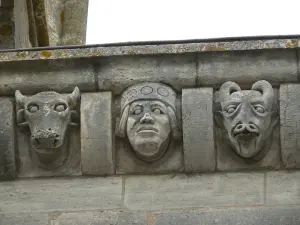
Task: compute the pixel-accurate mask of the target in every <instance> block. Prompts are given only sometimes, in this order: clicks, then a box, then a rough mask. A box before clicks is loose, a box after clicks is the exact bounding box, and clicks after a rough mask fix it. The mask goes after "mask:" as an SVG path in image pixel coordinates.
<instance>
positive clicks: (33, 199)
mask: <svg viewBox="0 0 300 225" xmlns="http://www.w3.org/2000/svg"><path fill="white" fill-rule="evenodd" d="M121 195H122V179H121V178H120V177H110V178H87V179H86V178H85V179H83V178H82V179H65V178H64V179H62V178H61V179H59V178H55V179H38V180H20V181H16V182H3V183H2V184H1V185H0V198H1V202H0V208H1V213H21V212H24V213H31V212H35V213H37V212H66V211H73V212H74V211H80V210H84V211H88V210H105V209H119V208H120V206H121V199H122V197H121Z"/></svg>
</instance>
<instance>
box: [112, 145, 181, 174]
mask: <svg viewBox="0 0 300 225" xmlns="http://www.w3.org/2000/svg"><path fill="white" fill-rule="evenodd" d="M182 161H183V155H182V146H181V145H180V144H178V143H174V142H171V143H170V146H169V148H168V150H167V152H166V153H165V155H164V156H163V158H161V159H160V160H158V161H156V162H153V163H145V162H144V161H141V160H140V159H138V158H137V157H136V155H135V154H134V153H133V151H132V149H131V147H130V146H129V143H127V141H121V140H117V142H116V173H117V174H155V173H171V172H181V171H183V163H182Z"/></svg>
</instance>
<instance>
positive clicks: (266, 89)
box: [252, 80, 274, 100]
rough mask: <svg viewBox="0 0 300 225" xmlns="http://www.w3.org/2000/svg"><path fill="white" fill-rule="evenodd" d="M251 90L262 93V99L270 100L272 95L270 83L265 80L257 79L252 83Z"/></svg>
mask: <svg viewBox="0 0 300 225" xmlns="http://www.w3.org/2000/svg"><path fill="white" fill-rule="evenodd" d="M252 90H254V91H259V92H260V93H262V96H263V98H264V99H267V100H270V99H271V100H272V99H273V97H274V90H273V87H272V85H271V84H270V83H269V82H268V81H266V80H259V81H257V82H255V83H254V84H253V85H252Z"/></svg>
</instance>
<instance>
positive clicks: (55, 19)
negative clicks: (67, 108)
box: [44, 0, 77, 46]
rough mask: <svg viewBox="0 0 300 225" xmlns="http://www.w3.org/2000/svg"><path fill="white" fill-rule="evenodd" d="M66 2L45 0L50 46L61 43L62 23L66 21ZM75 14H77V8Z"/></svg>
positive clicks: (62, 0)
mask: <svg viewBox="0 0 300 225" xmlns="http://www.w3.org/2000/svg"><path fill="white" fill-rule="evenodd" d="M64 2H65V1H64V0H52V1H47V0H46V1H44V5H45V18H46V22H47V30H48V38H49V46H56V45H59V44H60V41H61V34H62V23H63V22H64ZM73 12H74V11H73ZM74 14H77V10H76V13H74ZM73 32H75V31H73ZM74 44H75V43H74Z"/></svg>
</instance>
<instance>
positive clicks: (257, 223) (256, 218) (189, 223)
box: [153, 207, 300, 225]
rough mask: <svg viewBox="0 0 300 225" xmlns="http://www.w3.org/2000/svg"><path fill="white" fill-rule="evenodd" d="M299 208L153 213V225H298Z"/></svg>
mask: <svg viewBox="0 0 300 225" xmlns="http://www.w3.org/2000/svg"><path fill="white" fill-rule="evenodd" d="M299 209H300V208H299V207H287V208H265V207H253V208H243V209H230V208H229V209H218V210H216V209H211V210H190V211H183V210H182V211H169V212H157V213H153V225H161V224H172V225H182V224H184V225H195V224H198V225H233V224H234V225H266V224H272V225H298V224H300V216H299V213H298V212H299Z"/></svg>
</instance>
